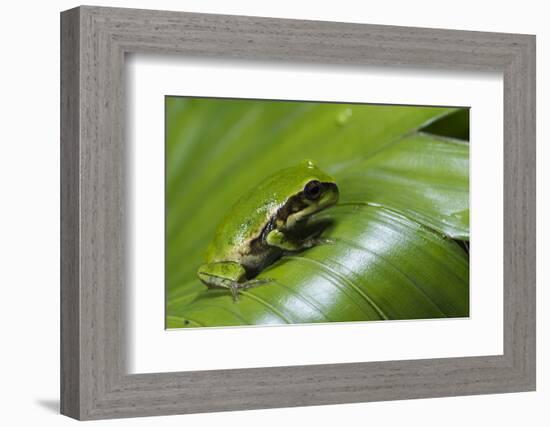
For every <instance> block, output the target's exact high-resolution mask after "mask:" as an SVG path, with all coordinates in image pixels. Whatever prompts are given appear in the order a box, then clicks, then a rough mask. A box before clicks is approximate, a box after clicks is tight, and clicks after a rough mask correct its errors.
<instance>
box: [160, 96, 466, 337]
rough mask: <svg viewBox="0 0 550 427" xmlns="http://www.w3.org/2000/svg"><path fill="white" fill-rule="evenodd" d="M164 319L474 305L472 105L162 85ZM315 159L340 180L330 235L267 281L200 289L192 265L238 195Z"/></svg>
mask: <svg viewBox="0 0 550 427" xmlns="http://www.w3.org/2000/svg"><path fill="white" fill-rule="evenodd" d="M165 107H166V326H167V328H187V327H198V326H237V325H260V324H289V323H314V322H342V321H361V320H363V321H364V320H383V319H384V320H386V319H420V318H439V317H464V316H468V315H469V243H468V242H469V191H468V190H469V178H468V176H469V145H468V135H469V110H468V109H466V108H439V107H419V106H389V105H365V104H336V103H315V102H290V101H264V100H243V99H215V98H187V97H166V106H165ZM304 159H312V160H313V161H315V162H316V164H317V165H318V166H319V167H320V168H321V169H323V170H325V171H326V172H328V173H330V174H332V175H333V176H334V177H335V178H336V179H337V182H338V185H339V188H340V202H339V203H338V205H337V206H335V207H333V208H330V209H328V210H326V211H323V212H320V213H319V214H318V215H317V216H316V217H315V218H313V222H315V221H327V220H329V221H330V222H331V224H332V225H331V226H330V227H329V228H327V229H326V230H325V231H324V234H323V236H324V237H327V238H330V239H331V240H333V241H334V242H335V243H334V244H331V245H321V246H317V247H314V248H311V249H309V250H307V251H304V252H301V253H298V254H292V255H289V256H285V257H283V258H282V259H281V260H279V261H277V262H276V263H275V264H274V265H272V266H271V267H269V268H268V269H266V270H264V271H263V272H262V273H261V274H260V276H259V277H269V278H270V279H274V281H273V282H271V283H269V284H268V285H264V286H259V287H257V288H253V289H250V290H248V291H243V292H242V293H241V298H240V300H239V302H237V303H234V302H233V301H232V298H231V294H230V292H229V291H225V290H208V289H207V288H206V287H205V286H204V285H203V284H202V283H201V282H200V281H199V280H198V278H197V276H196V271H197V268H198V267H199V266H200V265H201V264H202V263H203V261H204V254H205V251H206V248H207V246H208V244H209V243H210V241H211V239H212V238H213V235H214V230H215V228H216V226H217V225H218V222H219V221H220V219H221V218H222V217H223V215H224V214H225V212H226V211H227V210H228V208H229V207H230V206H231V205H232V204H233V203H234V202H235V201H236V200H237V199H238V198H239V196H240V195H241V194H242V193H244V192H245V191H247V190H248V189H250V188H252V187H254V186H255V185H256V184H257V183H258V182H260V181H261V180H262V179H263V178H265V177H266V176H268V175H269V174H271V173H272V172H274V171H276V170H279V169H281V168H283V167H286V166H290V165H294V164H297V163H299V162H300V161H302V160H304Z"/></svg>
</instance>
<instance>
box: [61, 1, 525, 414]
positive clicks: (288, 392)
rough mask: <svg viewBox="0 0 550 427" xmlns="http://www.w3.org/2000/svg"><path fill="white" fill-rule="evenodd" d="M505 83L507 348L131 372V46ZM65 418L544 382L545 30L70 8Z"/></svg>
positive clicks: (65, 68) (64, 78) (65, 111)
mask: <svg viewBox="0 0 550 427" xmlns="http://www.w3.org/2000/svg"><path fill="white" fill-rule="evenodd" d="M136 52H137V53H163V54H164V53H168V54H178V55H188V56H192V57H216V58H244V59H261V60H277V61H291V62H295V63H320V64H349V65H350V66H357V65H364V64H368V65H373V64H374V65H388V66H394V67H403V66H407V67H410V66H413V67H426V68H435V69H447V70H490V71H499V72H502V73H503V76H504V171H505V172H504V230H503V233H504V266H503V268H504V307H503V315H504V319H503V320H504V337H503V343H504V344H503V345H504V353H503V354H502V355H496V356H483V357H459V358H443V359H426V360H407V361H386V362H368V363H344V364H330V365H310V366H290V367H269V368H254V369H232V370H216V371H193V372H175V373H155V374H133V375H129V374H127V372H126V369H125V366H126V364H125V362H126V354H125V351H126V345H125V343H126V325H125V295H126V294H125V286H126V277H127V267H128V265H127V260H126V255H125V254H126V250H127V247H126V237H127V227H126V223H125V218H126V216H125V211H126V209H127V208H126V203H125V200H126V199H125V197H126V178H127V175H126V166H127V165H126V164H125V162H126V153H125V152H126V146H125V139H124V134H125V129H124V120H125V112H124V104H125V84H124V61H125V54H127V53H136ZM61 166H62V167H61V412H62V413H63V414H65V415H68V416H70V417H74V418H77V419H82V420H84V419H100V418H116V417H135V416H149V415H167V414H183V413H195V412H212V411H229V410H243V409H257V408H274V407H291V406H304V405H324V404H337V403H348V402H365V401H379V400H390V399H411V398H424V397H436V396H457V395H467V394H482V393H503V392H518V391H529V390H534V389H535V37H534V36H532V35H520V34H497V33H486V32H471V31H453V30H441V29H425V28H408V27H392V26H379V25H362V24H348V23H336V22H314V21H301V20H286V19H269V18H257V17H244V16H223V15H210V14H196V13H182V12H164V11H149V10H133V9H116V8H103V7H88V6H83V7H79V8H76V9H71V10H68V11H65V12H62V14H61Z"/></svg>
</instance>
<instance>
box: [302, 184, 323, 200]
mask: <svg viewBox="0 0 550 427" xmlns="http://www.w3.org/2000/svg"><path fill="white" fill-rule="evenodd" d="M322 190H323V186H322V184H321V183H320V182H319V181H309V182H308V183H307V184H306V186H305V187H304V196H306V199H308V200H317V199H318V198H319V196H320V195H321V192H322Z"/></svg>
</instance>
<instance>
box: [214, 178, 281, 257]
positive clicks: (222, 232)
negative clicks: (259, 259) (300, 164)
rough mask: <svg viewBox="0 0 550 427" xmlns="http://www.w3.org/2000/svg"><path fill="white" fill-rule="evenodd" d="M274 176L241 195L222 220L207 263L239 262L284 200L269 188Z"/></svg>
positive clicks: (274, 190)
mask: <svg viewBox="0 0 550 427" xmlns="http://www.w3.org/2000/svg"><path fill="white" fill-rule="evenodd" d="M274 177H276V176H275V175H274V176H272V177H269V178H268V179H266V180H264V181H263V182H262V183H261V184H260V185H258V186H256V187H254V188H252V189H251V190H249V191H248V192H246V193H245V194H243V195H242V196H241V197H240V198H239V199H238V201H237V202H236V203H235V204H234V205H233V206H232V207H231V209H229V211H228V212H227V213H226V215H225V217H224V218H223V219H222V221H221V222H220V224H219V225H218V228H217V229H216V233H215V235H214V239H213V240H212V243H211V244H210V246H209V247H208V251H207V254H206V258H207V259H206V261H207V262H216V261H231V260H234V261H238V259H239V257H240V256H242V255H243V251H245V250H246V249H247V248H248V247H249V243H250V242H251V241H252V240H254V239H255V238H257V237H259V236H260V235H261V232H262V230H263V228H264V227H265V225H266V224H267V223H268V222H269V220H270V219H271V217H272V216H273V215H275V213H276V212H277V210H278V209H279V207H281V206H282V205H283V204H284V203H285V200H286V196H285V195H282V194H280V192H278V191H276V188H272V187H273V186H272V185H271V184H273V182H272V179H273V178H274Z"/></svg>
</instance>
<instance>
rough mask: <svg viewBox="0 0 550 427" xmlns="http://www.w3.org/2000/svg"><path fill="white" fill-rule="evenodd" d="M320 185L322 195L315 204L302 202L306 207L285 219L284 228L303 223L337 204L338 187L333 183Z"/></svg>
mask: <svg viewBox="0 0 550 427" xmlns="http://www.w3.org/2000/svg"><path fill="white" fill-rule="evenodd" d="M322 184H323V194H322V195H321V197H320V198H319V199H318V200H317V201H315V202H311V201H307V200H304V202H305V204H306V206H305V207H304V208H303V209H301V210H299V211H298V212H295V213H293V214H291V215H289V216H288V217H287V219H286V224H285V228H292V227H294V226H295V225H296V223H299V222H303V221H305V220H307V218H309V217H310V216H311V215H313V214H314V213H316V212H319V211H322V210H323V209H326V208H328V207H330V206H332V205H334V204H336V203H337V202H338V197H339V191H338V186H337V185H336V184H335V183H333V182H323V183H322Z"/></svg>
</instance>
